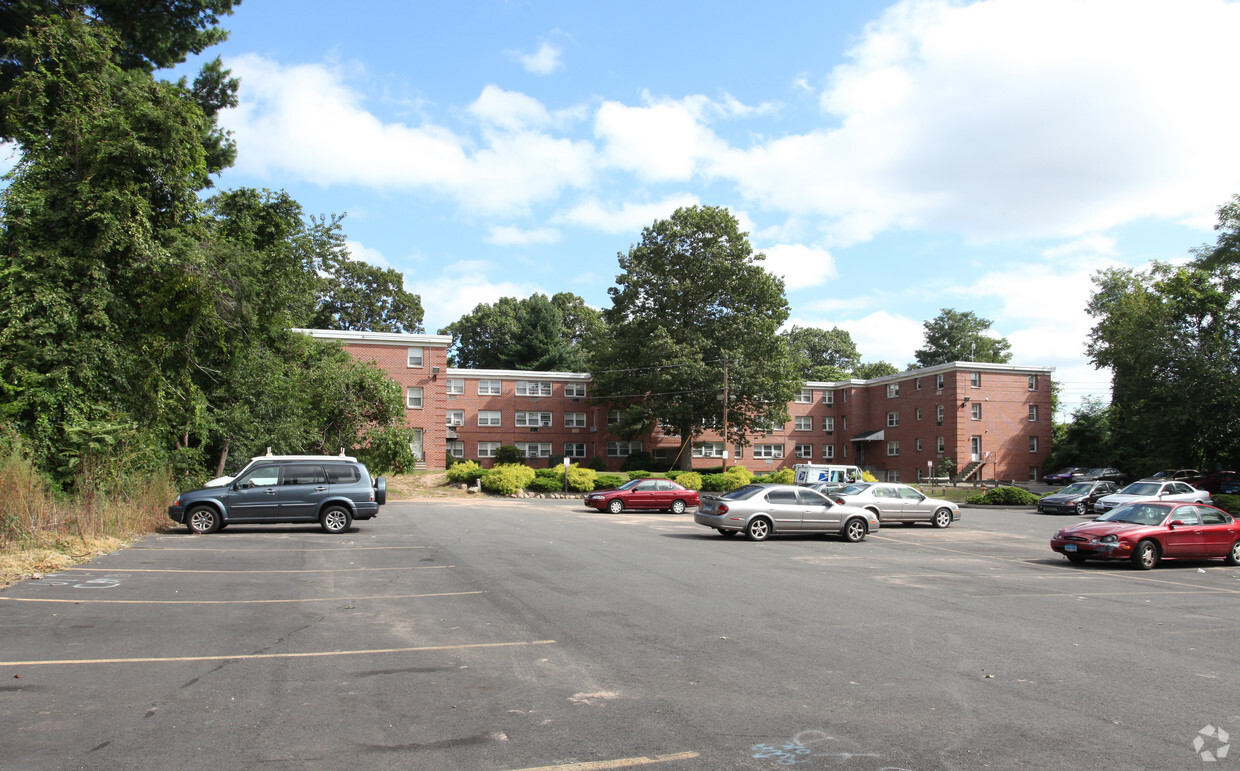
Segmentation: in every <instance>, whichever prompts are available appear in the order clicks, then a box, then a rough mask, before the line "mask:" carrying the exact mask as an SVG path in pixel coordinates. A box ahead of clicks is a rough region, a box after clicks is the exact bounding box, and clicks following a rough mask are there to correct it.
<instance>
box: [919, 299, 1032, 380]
mask: <svg viewBox="0 0 1240 771" xmlns="http://www.w3.org/2000/svg"><path fill="white" fill-rule="evenodd" d="M990 325H991V321H990V319H984V318H982V317H980V316H978V315H977V314H975V313H973V311H964V312H961V311H957V310H952V309H951V308H943V309H942V310H940V311H939V315H938V316H936V317H935V318H933V319H931V320H930V321H927V322H925V323H924V324H923V325H922V326H924V327H925V330H926V333H925V334H926V337H925V347H924V348H919V349H917V351H916V352H914V354H913V356H914V358H916V359H917V366H918V367H933V366H934V365H936V364H947V363H948V362H953V361H982V362H995V363H999V364H1003V363H1006V362H1008V361H1011V360H1012V352H1011V348H1012V344H1011V343H1009V342H1008V340H1007V338H1006V337H991V336H990V335H988V334H987V332H989V331H990Z"/></svg>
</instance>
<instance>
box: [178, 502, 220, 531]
mask: <svg viewBox="0 0 1240 771" xmlns="http://www.w3.org/2000/svg"><path fill="white" fill-rule="evenodd" d="M222 524H223V520H221V519H220V513H219V512H218V511H216V510H215V509H213V508H211V507H210V506H195V507H194V508H192V509H190V510H189V511H187V512H185V529H186V530H188V531H190V532H191V533H193V534H194V535H209V534H210V533H214V532H216V531H218V530H219V529H220V526H221V525H222Z"/></svg>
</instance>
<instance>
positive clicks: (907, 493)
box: [831, 482, 960, 527]
mask: <svg viewBox="0 0 1240 771" xmlns="http://www.w3.org/2000/svg"><path fill="white" fill-rule="evenodd" d="M831 498H832V500H834V501H836V502H837V503H843V504H845V505H847V506H856V507H857V508H859V509H865V510H866V511H870V512H873V513H874V514H875V515H876V516H877V517H878V518H879V519H881V520H882V521H883V522H929V523H930V524H932V525H934V526H935V527H947V526H948V525H950V524H951V523H952V522H955V521H956V520H958V519H960V507H958V506H957V505H956V504H954V503H952V502H951V501H944V500H940V499H938V498H928V497H926V496H925V495H923V494H922V493H921V491H920V490H917V489H916V488H913V487H909V486H908V485H902V484H898V483H895V482H858V483H857V484H855V485H849V486H848V487H845V488H844V489H843V490H840V491H839V492H835V493H832V494H831Z"/></svg>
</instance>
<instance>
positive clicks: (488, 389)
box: [478, 380, 499, 396]
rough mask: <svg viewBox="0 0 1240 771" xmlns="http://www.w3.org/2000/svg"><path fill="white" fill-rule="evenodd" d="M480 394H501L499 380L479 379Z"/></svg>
mask: <svg viewBox="0 0 1240 771" xmlns="http://www.w3.org/2000/svg"><path fill="white" fill-rule="evenodd" d="M478 395H479V396H499V381H498V380H479V381H478Z"/></svg>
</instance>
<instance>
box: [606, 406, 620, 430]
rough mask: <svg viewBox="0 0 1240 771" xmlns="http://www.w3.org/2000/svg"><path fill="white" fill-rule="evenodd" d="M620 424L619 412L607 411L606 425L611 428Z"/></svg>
mask: <svg viewBox="0 0 1240 771" xmlns="http://www.w3.org/2000/svg"><path fill="white" fill-rule="evenodd" d="M619 422H620V410H607V425H609V426H611V425H614V424H616V423H619Z"/></svg>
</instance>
